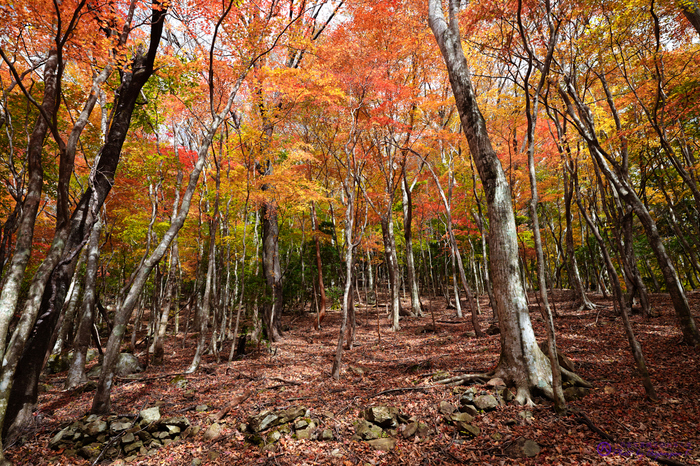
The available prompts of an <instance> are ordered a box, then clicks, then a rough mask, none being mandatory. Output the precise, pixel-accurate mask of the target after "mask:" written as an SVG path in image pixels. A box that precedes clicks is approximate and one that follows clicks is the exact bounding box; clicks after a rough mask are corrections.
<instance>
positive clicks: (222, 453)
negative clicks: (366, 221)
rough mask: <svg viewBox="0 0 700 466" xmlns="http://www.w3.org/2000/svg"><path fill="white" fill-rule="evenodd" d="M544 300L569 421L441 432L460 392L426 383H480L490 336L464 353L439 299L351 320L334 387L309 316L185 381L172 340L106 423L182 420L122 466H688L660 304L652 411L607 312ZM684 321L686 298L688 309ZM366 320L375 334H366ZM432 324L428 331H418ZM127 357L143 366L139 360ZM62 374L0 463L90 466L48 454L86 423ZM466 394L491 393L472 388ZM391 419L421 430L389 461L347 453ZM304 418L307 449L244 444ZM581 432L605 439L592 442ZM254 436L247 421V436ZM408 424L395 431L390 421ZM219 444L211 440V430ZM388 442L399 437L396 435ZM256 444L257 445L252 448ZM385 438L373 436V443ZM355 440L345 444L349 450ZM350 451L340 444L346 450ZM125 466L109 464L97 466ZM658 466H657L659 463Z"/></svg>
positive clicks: (689, 415) (684, 414) (670, 331)
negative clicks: (375, 421)
mask: <svg viewBox="0 0 700 466" xmlns="http://www.w3.org/2000/svg"><path fill="white" fill-rule="evenodd" d="M569 296H570V293H568V292H566V291H558V292H556V293H555V295H554V301H555V304H556V307H557V310H558V312H559V314H560V317H559V318H558V319H557V320H556V327H557V330H558V344H559V347H560V351H563V353H564V354H565V355H567V356H568V357H569V358H570V359H571V360H572V361H573V362H574V363H575V364H576V370H577V373H578V374H579V375H581V376H582V377H584V378H585V379H586V380H587V381H589V382H591V383H592V384H593V385H594V387H595V388H594V389H593V390H591V391H590V392H589V394H588V395H587V396H585V397H583V398H581V399H580V400H577V401H573V402H571V403H570V404H569V406H570V408H573V410H572V412H570V413H569V414H567V415H565V416H557V415H556V414H555V413H554V410H553V408H552V403H551V402H549V401H547V400H544V399H538V400H537V405H536V406H535V407H522V406H517V405H515V404H514V403H512V402H511V403H506V404H504V405H501V406H499V407H497V408H496V409H495V410H492V411H480V412H479V413H477V414H476V416H475V417H474V419H473V421H472V422H471V424H472V425H474V426H476V427H478V435H476V436H473V435H472V434H469V433H468V432H465V431H464V430H463V429H460V428H459V427H458V426H457V425H455V423H452V422H448V419H446V416H445V413H444V412H442V411H441V402H442V406H443V408H444V406H447V404H449V405H452V406H456V407H458V406H459V404H460V403H459V402H460V398H461V397H462V396H463V394H464V393H465V390H466V389H467V387H465V386H458V387H455V386H450V385H445V384H440V383H438V382H439V381H440V379H444V378H445V377H452V376H458V375H462V374H470V373H482V372H487V371H489V370H491V369H493V368H494V367H495V365H496V364H497V362H498V356H499V346H500V344H499V335H497V334H496V335H491V336H488V337H486V338H481V339H477V338H474V336H473V331H472V328H471V324H470V323H469V322H468V320H469V319H468V318H467V317H465V318H463V319H458V318H456V317H455V315H454V313H455V311H454V310H453V309H447V308H446V307H445V304H444V301H443V300H441V299H435V300H431V299H425V300H424V304H425V305H426V308H428V309H432V312H426V315H425V317H422V318H404V319H402V321H401V325H402V329H401V331H399V332H397V333H394V332H390V331H389V328H388V325H389V322H388V320H387V319H386V314H385V308H384V306H383V305H382V304H381V300H380V306H379V309H377V308H375V307H369V306H364V305H360V306H358V323H359V325H358V328H357V345H356V346H355V347H354V348H353V349H352V350H350V351H346V352H344V354H343V362H344V365H343V370H342V371H341V377H340V380H333V379H332V378H331V377H330V371H331V366H332V361H333V357H334V353H335V349H336V345H337V340H338V327H339V317H340V316H339V314H338V313H331V314H330V317H329V318H327V319H326V321H325V322H324V325H323V328H322V329H321V330H319V331H317V330H314V329H313V316H312V315H308V314H307V315H288V316H284V318H283V322H284V323H285V327H286V328H287V331H286V333H285V338H284V341H282V342H281V343H279V344H274V345H272V346H269V345H261V346H259V347H257V348H251V350H250V351H249V352H248V354H246V355H245V356H243V357H242V358H240V359H238V360H236V361H234V362H232V363H230V364H227V363H226V362H221V363H217V362H216V360H215V358H214V356H207V357H206V358H205V362H204V364H203V366H202V367H201V369H200V370H199V371H198V372H197V373H195V374H186V375H180V374H182V373H183V372H184V370H185V369H186V368H187V366H188V364H189V362H190V360H191V358H192V355H193V353H194V349H195V346H196V341H195V338H194V337H189V338H187V339H184V337H183V335H179V336H175V337H171V338H169V340H168V347H167V352H166V361H167V362H166V365H165V366H161V367H153V366H149V367H148V369H147V370H146V371H145V372H143V373H140V374H138V375H137V376H135V377H133V378H121V379H117V383H116V386H115V387H114V390H113V392H112V409H113V412H114V413H115V414H117V415H120V416H122V415H131V417H132V418H133V417H134V415H136V414H137V413H138V412H139V411H140V410H143V409H145V408H151V407H156V406H157V407H159V409H160V412H161V413H162V415H163V416H181V417H187V419H188V420H189V421H190V423H191V424H192V428H191V429H190V431H189V435H188V436H186V438H179V439H178V440H176V441H173V442H171V443H170V442H169V443H168V445H166V446H163V447H161V448H158V449H151V450H149V452H148V454H146V455H139V456H138V457H136V458H131V459H130V460H129V462H128V463H129V464H141V465H154V466H155V465H167V464H174V465H198V464H205V465H206V464H211V465H231V464H268V465H302V464H306V465H315V464H341V465H356V464H360V465H379V464H387V465H394V464H406V465H427V464H436V465H440V464H444V465H449V464H468V463H473V464H480V465H503V464H547V465H549V464H552V465H556V464H577V465H578V464H591V465H594V464H629V463H630V461H632V462H633V464H660V463H659V460H660V461H662V462H663V461H664V458H658V459H654V458H653V457H654V456H656V455H657V453H658V452H659V451H663V452H665V454H667V455H669V456H667V457H666V459H667V460H672V461H676V462H678V463H682V464H687V465H691V464H700V429H699V427H698V426H700V371H699V370H698V367H699V365H700V351H698V350H697V349H693V348H690V347H688V346H685V345H683V344H682V342H681V334H680V332H679V330H678V329H677V326H676V325H675V317H674V315H673V309H672V307H671V305H670V300H669V299H668V297H667V296H666V295H652V305H653V306H654V308H655V309H656V310H658V311H659V312H660V314H661V315H660V317H656V318H650V319H643V318H642V317H641V316H639V315H635V316H634V317H633V325H634V330H635V332H636V335H637V337H638V339H639V340H640V342H641V344H642V346H643V349H644V351H645V356H646V358H647V364H648V366H649V369H650V372H651V375H652V380H653V382H654V384H655V387H656V390H657V393H658V395H659V397H660V398H661V401H660V402H658V403H652V402H650V401H648V400H646V398H645V394H644V389H643V387H642V385H641V383H640V380H639V377H638V376H637V375H636V370H635V366H634V361H633V358H632V355H631V353H630V350H629V345H628V342H627V338H626V336H625V333H624V329H623V327H622V321H621V319H620V318H619V317H617V316H616V314H615V311H614V309H613V307H612V304H611V302H610V300H608V299H603V298H602V297H601V296H596V295H593V296H592V299H593V301H594V302H595V303H596V304H598V308H597V309H595V310H592V311H588V310H587V311H581V312H577V311H576V308H574V307H573V303H571V302H569V301H567V299H568V297H569ZM689 299H690V301H691V308H692V309H693V310H694V311H695V317H696V319H700V315H698V314H700V312H698V311H699V310H700V294H698V293H691V294H690V296H689ZM487 301H488V300H487V299H483V298H482V301H481V303H482V310H483V314H482V315H481V316H480V322H481V324H482V326H483V328H484V329H485V328H486V326H487V325H489V324H490V323H491V322H492V314H491V310H490V308H489V307H488V306H487V304H488V303H487ZM377 314H379V317H380V318H379V323H378V322H377ZM531 316H532V318H533V322H534V325H535V328H536V332H537V335H538V338H544V335H545V333H544V327H543V322H542V319H541V318H540V316H539V311H538V308H537V304H536V300H535V297H534V295H533V296H532V306H531ZM433 322H435V327H433ZM141 357H142V358H143V357H145V356H143V355H141ZM65 376H66V374H65V373H59V374H55V375H48V376H46V377H45V378H44V380H43V381H42V387H43V389H44V393H42V395H41V396H40V405H39V410H38V411H37V412H36V414H35V423H34V425H33V426H32V429H31V430H30V431H29V432H27V433H26V435H25V436H24V437H23V438H22V439H20V441H18V442H17V443H15V444H14V445H11V446H10V447H9V448H8V449H7V450H6V455H7V457H8V458H9V459H10V460H12V461H13V462H14V463H15V464H17V465H32V464H33V465H39V464H62V465H85V464H91V463H93V462H91V461H88V460H86V459H83V458H80V457H79V456H68V454H69V453H72V452H69V451H67V450H66V449H51V448H49V442H50V440H51V439H52V438H53V437H54V436H55V435H56V433H57V432H59V431H60V430H61V429H63V428H65V427H66V426H68V425H70V424H71V423H73V422H74V421H76V420H77V419H81V418H83V417H85V416H86V414H87V413H88V411H89V409H90V404H91V401H92V395H93V393H94V392H92V391H82V392H81V391H80V390H73V391H63V383H64V381H65ZM470 387H473V389H472V391H473V392H474V393H475V394H477V395H479V394H482V393H493V390H492V388H493V387H491V386H488V385H487V384H486V381H484V383H483V384H481V383H476V384H473V385H471V386H470ZM376 406H386V407H392V408H394V407H395V408H398V410H400V412H401V413H402V415H405V418H406V419H408V418H411V419H412V420H413V421H416V425H418V422H420V423H422V424H424V425H425V426H427V431H425V430H424V431H423V432H422V434H423V435H411V436H408V435H402V432H403V430H405V428H404V427H400V429H399V430H398V431H397V432H396V442H395V446H393V448H392V449H391V450H389V451H383V450H377V449H375V448H374V447H373V446H372V445H370V443H368V442H366V441H362V440H356V438H357V437H356V436H355V435H356V429H357V423H358V420H359V419H361V418H362V416H363V414H362V413H363V411H364V410H366V408H368V407H376ZM298 407H303V408H304V409H305V417H306V418H309V419H313V422H314V424H313V425H314V426H316V425H317V427H318V431H319V432H323V435H322V436H321V435H319V438H318V439H315V440H312V439H305V438H298V437H301V435H297V434H294V433H292V432H290V433H286V432H283V433H282V435H280V436H279V437H280V438H279V440H278V441H277V442H275V443H274V444H271V445H268V446H262V447H261V446H260V445H256V444H255V443H253V442H252V441H251V440H252V437H253V436H252V435H251V434H250V433H249V432H247V430H246V428H247V427H248V425H249V423H250V422H251V419H253V418H252V417H253V416H257V415H259V414H260V413H261V412H263V411H265V410H269V411H272V412H275V411H280V410H287V411H290V408H294V409H297V408H298ZM584 418H587V419H588V420H590V423H591V424H592V425H593V426H595V427H597V428H599V429H600V430H601V431H602V432H603V433H605V434H607V435H608V436H610V437H611V438H612V439H613V440H612V441H610V440H606V439H605V438H603V437H602V436H601V434H600V433H596V432H595V431H594V430H593V429H592V428H591V427H590V426H589V425H587V424H586V423H585V422H584ZM256 422H257V421H256ZM406 422H408V420H406ZM213 424H217V425H218V427H219V429H213V430H216V432H212V428H211V426H212V425H213ZM402 429H403V430H402ZM263 434H264V433H263ZM383 435H386V434H383ZM354 436H355V437H354ZM353 437H354V438H355V439H354V438H353ZM522 439H527V440H531V441H534V442H536V443H537V444H538V445H539V447H540V450H539V453H538V454H537V455H536V456H534V457H513V456H517V455H513V454H512V446H513V445H514V444H516V443H517V442H518V441H522ZM99 463H100V464H125V463H126V461H125V459H124V457H122V458H118V459H116V460H114V459H110V460H103V459H100V460H99ZM666 464H670V462H669V461H667V462H666Z"/></svg>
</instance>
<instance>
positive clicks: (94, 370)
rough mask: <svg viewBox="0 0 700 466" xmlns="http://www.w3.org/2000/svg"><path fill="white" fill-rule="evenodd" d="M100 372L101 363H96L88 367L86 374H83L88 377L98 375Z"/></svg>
mask: <svg viewBox="0 0 700 466" xmlns="http://www.w3.org/2000/svg"><path fill="white" fill-rule="evenodd" d="M101 373H102V365H101V364H98V365H97V366H95V367H93V368H92V369H90V370H89V371H88V372H87V374H85V375H86V376H87V377H88V378H95V377H99V376H100V374H101Z"/></svg>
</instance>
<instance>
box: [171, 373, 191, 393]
mask: <svg viewBox="0 0 700 466" xmlns="http://www.w3.org/2000/svg"><path fill="white" fill-rule="evenodd" d="M169 383H170V385H172V386H173V387H175V388H180V389H183V390H184V389H185V388H187V379H186V378H185V376H183V375H178V376H175V377H174V378H173V379H172V380H171V381H170V382H169Z"/></svg>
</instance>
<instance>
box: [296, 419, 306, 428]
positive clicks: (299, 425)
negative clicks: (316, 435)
mask: <svg viewBox="0 0 700 466" xmlns="http://www.w3.org/2000/svg"><path fill="white" fill-rule="evenodd" d="M308 426H309V423H308V421H306V419H300V420H298V421H297V422H295V423H294V429H296V430H301V429H306V428H307V427H308Z"/></svg>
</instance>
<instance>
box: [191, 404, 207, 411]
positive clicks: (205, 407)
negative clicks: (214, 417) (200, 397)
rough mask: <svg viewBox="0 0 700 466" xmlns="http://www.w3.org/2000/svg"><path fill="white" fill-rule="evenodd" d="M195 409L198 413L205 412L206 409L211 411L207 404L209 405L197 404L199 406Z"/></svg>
mask: <svg viewBox="0 0 700 466" xmlns="http://www.w3.org/2000/svg"><path fill="white" fill-rule="evenodd" d="M194 410H195V411H197V412H198V413H203V412H205V411H209V406H207V405H197V407H196V408H194Z"/></svg>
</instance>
